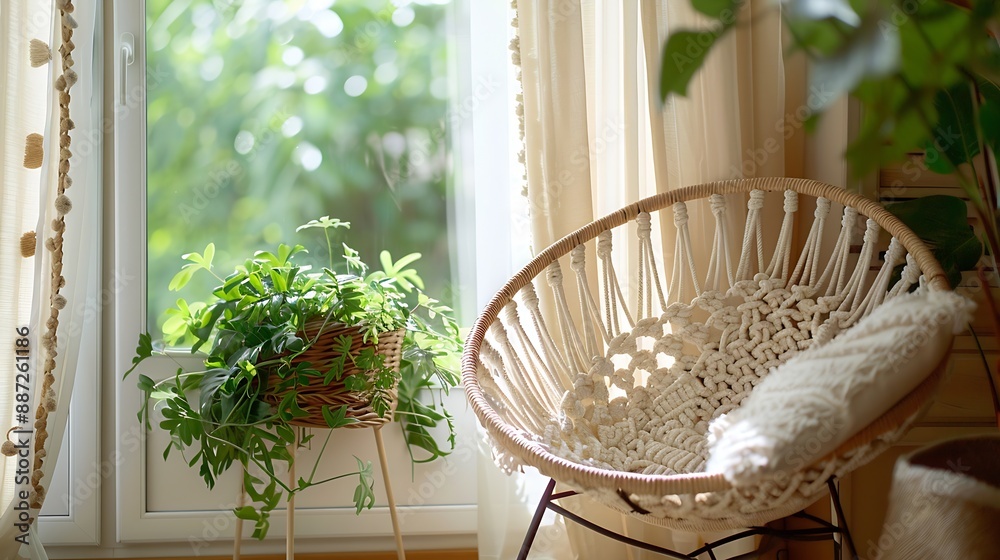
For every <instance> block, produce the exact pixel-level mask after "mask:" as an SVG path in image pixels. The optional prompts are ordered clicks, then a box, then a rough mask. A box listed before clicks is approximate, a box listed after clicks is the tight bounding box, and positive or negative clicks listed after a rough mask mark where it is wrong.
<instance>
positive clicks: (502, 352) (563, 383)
mask: <svg viewBox="0 0 1000 560" xmlns="http://www.w3.org/2000/svg"><path fill="white" fill-rule="evenodd" d="M694 201H700V202H699V204H705V203H707V205H708V208H710V209H711V214H712V216H713V217H714V224H698V225H699V226H708V227H701V229H699V230H698V231H708V232H709V233H711V232H713V231H714V238H713V239H712V242H711V245H710V247H711V254H710V255H704V254H695V252H694V250H693V247H694V246H695V245H694V243H693V242H692V236H691V226H692V224H691V223H690V220H693V219H694V218H693V217H692V218H690V220H689V216H688V204H689V203H692V202H694ZM771 204H776V205H778V206H777V208H780V210H778V209H777V208H776V209H775V210H777V212H776V213H775V212H772V213H771V214H770V215H771V216H779V217H778V218H772V219H769V220H768V219H765V218H764V216H765V215H767V212H766V208H765V205H771ZM736 205H739V206H736ZM800 206H802V207H803V208H804V209H805V208H807V209H808V211H802V212H800V211H799V208H800ZM744 208H745V216H746V218H745V222H744V223H743V224H742V229H743V231H742V232H739V231H734V233H736V234H737V235H738V234H740V233H742V238H743V243H742V246H737V244H736V242H735V241H732V242H731V241H730V231H731V230H733V227H734V226H733V224H732V219H733V217H734V216H738V215H742V214H743V213H744V210H743V209H744ZM737 211H738V212H737ZM809 220H811V226H810V225H809ZM803 225H804V226H806V227H803ZM796 231H801V232H806V231H808V234H807V235H805V234H803V235H801V236H799V235H797V234H796ZM859 245H860V249H859ZM657 247H662V249H659V250H658V249H657ZM900 268H901V269H902V270H901V273H900ZM915 287H919V289H922V290H948V289H949V287H948V282H947V280H946V277H945V275H944V272H943V271H942V269H941V266H940V265H939V264H938V263H937V262H936V261H935V260H934V258H933V256H932V254H931V252H930V251H929V250H928V249H927V247H926V246H925V245H924V244H923V243H922V242H921V241H920V240H919V239H918V238H917V237H916V236H915V235H914V234H913V232H911V231H910V230H909V229H908V228H906V226H904V225H903V224H902V223H901V222H900V221H899V220H897V219H896V218H895V217H893V216H892V215H891V214H890V213H889V212H887V211H886V210H885V209H883V208H882V207H881V206H879V205H878V204H876V203H875V202H873V201H871V200H868V199H865V198H863V197H860V196H857V195H854V194H851V193H848V192H846V191H845V190H843V189H841V188H837V187H834V186H830V185H826V184H823V183H818V182H815V181H809V180H801V179H783V178H767V179H748V180H739V181H726V182H718V183H709V184H703V185H697V186H691V187H686V188H682V189H678V190H675V191H671V192H669V193H663V194H660V195H656V196H653V197H650V198H647V199H644V200H641V201H639V202H637V203H635V204H632V205H630V206H627V207H625V208H622V209H620V210H618V211H616V212H614V213H612V214H610V215H608V216H606V217H604V218H602V219H600V220H597V221H594V222H592V223H590V224H588V225H586V226H584V227H582V228H580V229H579V230H577V231H575V232H573V233H572V234H570V235H568V236H566V237H564V238H563V239H561V240H560V241H558V242H556V243H554V244H553V245H551V246H550V247H548V248H546V249H545V250H544V251H542V252H541V253H540V254H539V255H538V256H537V257H536V258H535V259H534V260H532V261H531V262H530V263H529V264H528V265H527V266H526V267H525V268H523V269H522V270H521V271H519V272H518V273H517V274H516V275H514V277H513V278H511V279H510V280H509V281H508V282H507V283H506V284H505V285H504V286H503V287H502V288H501V289H500V290H499V292H498V293H497V294H496V295H495V296H494V298H493V299H492V301H491V302H490V303H489V304H488V306H487V307H486V308H485V310H484V311H483V312H482V313H481V314H480V316H479V318H478V320H477V321H476V323H475V325H474V327H473V329H472V332H471V334H470V336H469V338H468V340H467V342H466V350H465V355H464V356H463V363H462V374H463V383H464V386H465V389H466V393H467V395H468V397H469V399H470V402H471V404H472V407H473V409H474V411H475V413H476V415H477V416H478V418H479V420H480V422H481V423H482V424H483V425H484V427H485V428H486V431H487V433H488V436H489V438H490V440H491V444H492V446H493V454H494V459H495V461H496V462H497V464H498V465H499V466H500V467H501V468H502V469H503V470H505V471H507V472H511V471H513V470H516V469H519V468H521V467H523V466H531V467H535V468H537V469H538V470H539V471H540V472H541V473H542V474H544V475H546V476H548V477H551V478H553V479H555V480H556V481H558V482H560V483H563V484H565V485H568V486H569V487H571V488H573V489H575V490H577V491H579V492H583V493H586V494H587V495H589V496H590V497H592V498H594V499H596V500H598V501H600V502H602V503H604V504H607V505H609V506H611V507H613V508H616V509H618V510H620V511H622V512H624V513H628V514H632V515H636V516H639V517H641V518H642V519H643V520H644V521H647V522H651V523H654V524H657V525H662V526H667V527H670V528H674V529H680V530H687V531H714V530H727V529H736V528H740V527H748V526H757V525H763V524H764V523H767V522H770V521H773V520H775V519H778V518H781V517H785V516H787V515H790V514H792V513H795V512H797V511H799V510H801V509H803V508H804V507H805V506H807V505H809V504H810V503H812V502H814V501H815V500H816V499H818V498H819V497H821V496H822V495H823V494H824V493H825V492H827V490H828V486H827V483H828V481H829V480H830V479H831V477H841V476H843V475H845V474H847V473H849V472H850V471H851V470H853V469H855V468H857V467H859V466H861V465H863V464H865V463H867V462H868V461H870V460H871V459H873V458H874V457H875V456H876V455H877V454H879V453H880V452H881V451H883V450H884V449H886V448H887V447H888V446H889V445H891V444H892V443H893V442H895V441H897V440H898V439H899V438H900V437H901V436H902V435H903V434H904V433H905V431H906V430H907V429H908V427H909V426H910V425H911V423H912V422H913V421H914V420H915V419H916V417H917V416H918V415H919V414H920V412H921V411H922V410H923V409H924V408H925V407H926V406H927V405H928V404H929V403H930V399H931V397H932V396H933V394H934V392H935V391H936V389H937V385H938V383H939V381H940V378H941V374H942V371H943V369H944V365H943V362H942V363H939V364H920V365H918V366H917V367H925V368H926V377H924V378H923V379H924V380H923V381H922V382H921V383H920V384H919V385H918V386H917V388H916V389H914V390H913V391H912V392H911V393H909V394H908V395H907V396H906V397H904V398H903V399H902V400H900V401H899V402H897V403H896V404H895V405H893V406H892V407H891V408H890V409H889V410H887V411H886V412H885V413H884V414H883V415H882V416H881V417H879V418H878V419H877V420H876V421H875V422H873V423H872V424H871V425H869V426H867V427H866V428H864V429H862V430H860V431H859V432H858V433H856V434H854V435H853V436H852V437H851V438H850V439H849V440H848V441H846V442H844V443H843V444H842V445H840V447H839V448H837V449H836V450H835V451H834V452H833V453H830V454H828V455H827V456H825V457H823V458H821V459H819V460H817V461H816V462H814V463H813V464H810V465H807V466H804V467H802V468H800V469H798V470H796V471H794V472H791V473H784V474H783V475H781V476H775V477H772V478H769V479H767V480H765V481H763V482H760V483H758V484H755V485H752V486H741V487H734V486H733V485H731V484H730V483H729V482H728V481H727V480H726V479H725V478H724V477H723V475H721V474H707V473H705V472H703V470H704V465H705V462H706V459H707V455H708V445H707V432H708V426H709V423H710V422H711V421H712V420H713V419H715V418H717V417H719V416H720V415H722V414H725V413H727V412H730V411H732V410H733V409H735V408H736V407H738V406H739V405H740V403H741V402H742V401H743V400H744V399H745V398H746V397H747V396H748V395H749V394H750V393H751V392H752V390H753V388H754V387H755V386H756V385H757V384H758V383H759V382H760V381H761V380H762V379H764V378H765V377H766V376H767V374H768V372H769V371H770V370H772V369H773V368H774V367H776V366H778V365H780V364H782V363H784V362H785V361H786V360H787V359H788V358H789V357H791V356H792V355H794V354H796V353H799V352H802V351H805V350H807V349H809V348H810V347H811V346H813V345H814V344H819V343H823V342H825V341H827V340H830V339H831V338H833V337H834V336H835V335H836V334H838V333H839V332H842V331H843V330H845V329H849V328H851V326H852V325H854V324H855V323H856V322H857V321H858V320H859V319H860V318H862V317H864V316H866V315H867V314H869V313H870V312H871V311H872V310H873V309H875V308H876V307H877V306H879V305H880V304H882V303H883V302H885V301H887V300H888V299H891V298H893V297H895V296H896V295H899V294H903V293H906V292H908V291H910V290H911V289H913V288H915Z"/></svg>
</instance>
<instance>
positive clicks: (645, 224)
mask: <svg viewBox="0 0 1000 560" xmlns="http://www.w3.org/2000/svg"><path fill="white" fill-rule="evenodd" d="M650 222H651V220H650V217H649V212H639V215H638V216H636V217H635V223H636V225H637V226H639V230H638V233H639V239H643V240H646V239H649V232H650V231H652V229H653V226H652V224H651V223H650Z"/></svg>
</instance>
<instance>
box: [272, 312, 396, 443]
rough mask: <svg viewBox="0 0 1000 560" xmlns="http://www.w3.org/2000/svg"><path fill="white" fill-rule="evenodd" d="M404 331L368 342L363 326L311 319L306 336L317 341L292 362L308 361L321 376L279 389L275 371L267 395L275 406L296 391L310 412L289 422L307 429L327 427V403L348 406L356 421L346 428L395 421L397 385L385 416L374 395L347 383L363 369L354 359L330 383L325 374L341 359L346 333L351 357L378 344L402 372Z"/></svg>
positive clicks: (391, 364) (391, 365) (299, 401)
mask: <svg viewBox="0 0 1000 560" xmlns="http://www.w3.org/2000/svg"><path fill="white" fill-rule="evenodd" d="M324 325H325V326H324ZM321 329H322V331H321ZM404 333H405V331H404V330H403V329H400V330H396V331H391V332H384V333H381V334H379V336H378V343H377V344H375V343H373V342H372V341H369V342H365V341H364V336H363V333H362V332H361V329H359V328H358V327H356V326H353V325H345V324H342V323H336V324H332V323H324V321H322V320H316V321H311V322H309V323H307V324H306V328H305V333H304V337H305V340H315V342H314V343H313V345H312V346H310V347H309V348H307V349H306V350H305V351H304V352H302V353H301V354H300V355H298V356H296V357H295V358H294V359H293V360H292V365H293V366H294V365H296V364H299V363H303V362H308V363H309V364H310V365H311V366H312V367H313V368H314V369H316V370H317V371H319V372H320V375H318V376H312V377H310V378H309V383H308V384H307V385H301V384H295V385H291V384H287V385H288V386H286V387H281V388H276V386H275V382H276V379H275V375H274V373H273V372H271V375H270V376H269V379H268V389H267V391H266V392H265V393H264V395H263V398H264V400H265V401H266V402H268V403H270V404H271V405H273V406H277V405H278V404H279V403H280V402H281V401H282V399H284V398H285V396H286V395H287V394H288V393H290V392H292V391H294V392H295V393H296V394H297V396H296V403H297V404H298V405H299V407H300V408H302V409H303V410H305V411H306V412H308V413H309V415H308V416H305V417H301V418H295V419H294V420H291V421H289V422H288V423H289V424H293V425H296V426H302V427H306V428H326V427H327V423H326V420H325V419H324V418H323V414H322V410H323V406H324V405H326V406H329V407H330V408H331V409H337V408H340V407H341V406H344V405H347V414H346V415H345V417H347V418H353V419H354V420H356V422H354V423H352V424H348V425H346V426H344V427H346V428H371V427H375V426H381V425H383V424H386V423H388V422H391V421H392V413H393V411H394V410H395V408H396V406H395V403H396V387H395V386H393V388H392V389H391V390H390V396H391V398H390V399H389V400H390V402H391V405H390V407H389V411H388V412H387V413H386V414H385V415H383V416H379V414H378V413H377V412H376V411H375V410H374V409H373V408H372V406H371V403H370V400H371V398H370V395H364V394H361V393H358V392H356V391H351V390H349V389H348V388H347V387H345V386H344V379H345V378H347V377H349V376H351V375H356V374H358V373H361V372H362V371H361V369H360V368H359V367H358V366H357V365H355V364H354V362H353V361H352V360H351V359H350V358H347V360H346V361H345V364H344V374H343V375H342V376H341V378H340V379H339V380H335V381H333V382H332V383H330V384H326V383H324V379H323V376H324V374H325V373H326V371H328V370H329V369H330V368H331V367H332V364H333V363H335V362H336V361H337V360H338V359H339V358H340V346H341V345H340V344H339V343H338V341H339V339H340V338H341V337H343V336H349V337H351V352H350V353H351V356H357V355H358V353H359V352H361V351H362V350H363V349H364V348H366V347H375V348H376V351H377V352H378V353H379V354H381V355H383V356H385V365H386V366H388V367H389V368H390V369H392V370H393V371H394V372H397V373H398V372H399V361H400V356H401V354H402V345H403V336H404ZM317 337H318V338H317Z"/></svg>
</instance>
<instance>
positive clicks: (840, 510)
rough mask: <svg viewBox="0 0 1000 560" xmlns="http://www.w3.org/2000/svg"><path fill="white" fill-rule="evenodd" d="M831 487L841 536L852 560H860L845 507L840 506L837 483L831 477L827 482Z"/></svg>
mask: <svg viewBox="0 0 1000 560" xmlns="http://www.w3.org/2000/svg"><path fill="white" fill-rule="evenodd" d="M826 485H827V486H829V487H830V496H831V497H832V498H833V508H834V511H836V512H837V524H838V525H840V526H841V534H843V535H844V540H845V541H846V542H847V550H848V552H850V553H851V560H858V549H857V548H855V547H854V538H852V537H851V528H850V527H848V525H847V518H846V517H844V507H843V506H842V505H840V493H839V492H837V481H836V480H835V479H834V478H833V477H831V478H830V480H827V481H826Z"/></svg>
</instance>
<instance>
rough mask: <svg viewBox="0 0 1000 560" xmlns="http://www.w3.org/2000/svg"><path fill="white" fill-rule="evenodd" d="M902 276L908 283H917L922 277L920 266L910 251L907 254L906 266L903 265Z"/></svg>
mask: <svg viewBox="0 0 1000 560" xmlns="http://www.w3.org/2000/svg"><path fill="white" fill-rule="evenodd" d="M902 277H903V281H904V282H906V283H907V284H916V283H917V280H919V279H920V267H919V266H917V261H916V260H915V259H914V258H913V255H911V254H909V253H907V254H906V266H904V267H903V273H902Z"/></svg>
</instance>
